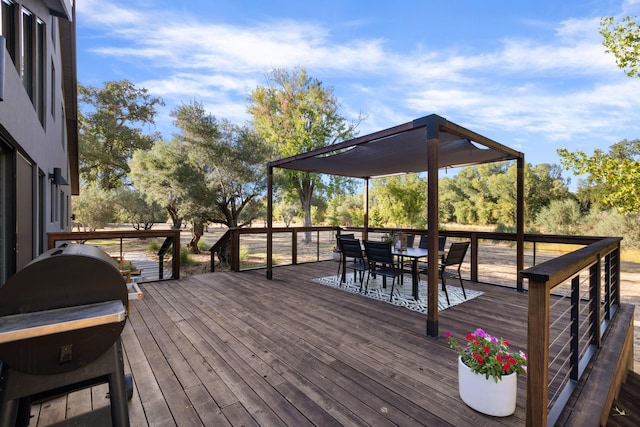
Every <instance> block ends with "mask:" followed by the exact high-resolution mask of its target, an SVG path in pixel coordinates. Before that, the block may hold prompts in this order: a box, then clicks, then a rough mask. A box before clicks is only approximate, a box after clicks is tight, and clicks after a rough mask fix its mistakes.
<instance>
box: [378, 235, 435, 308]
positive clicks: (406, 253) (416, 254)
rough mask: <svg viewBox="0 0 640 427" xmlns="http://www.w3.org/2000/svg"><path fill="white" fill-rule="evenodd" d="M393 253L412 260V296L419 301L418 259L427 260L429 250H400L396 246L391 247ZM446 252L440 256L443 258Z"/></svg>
mask: <svg viewBox="0 0 640 427" xmlns="http://www.w3.org/2000/svg"><path fill="white" fill-rule="evenodd" d="M391 253H392V254H393V255H395V256H397V257H399V258H410V259H411V282H412V283H411V284H412V294H413V298H414V299H415V300H416V301H417V300H418V284H419V283H420V279H419V275H418V259H420V258H426V257H427V256H428V255H429V250H427V249H423V248H406V249H404V250H400V249H399V248H396V247H395V246H392V247H391ZM444 253H445V252H444V251H438V256H439V257H441V256H442V255H444Z"/></svg>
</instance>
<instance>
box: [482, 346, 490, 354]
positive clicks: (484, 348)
mask: <svg viewBox="0 0 640 427" xmlns="http://www.w3.org/2000/svg"><path fill="white" fill-rule="evenodd" d="M482 349H483V350H484V354H489V352H490V351H491V349H490V348H489V346H488V345H485V346H484V347H483V348H482Z"/></svg>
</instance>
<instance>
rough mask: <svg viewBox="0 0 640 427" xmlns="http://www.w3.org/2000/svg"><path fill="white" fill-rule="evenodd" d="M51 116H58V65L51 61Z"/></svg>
mask: <svg viewBox="0 0 640 427" xmlns="http://www.w3.org/2000/svg"><path fill="white" fill-rule="evenodd" d="M50 97H51V117H53V118H54V119H55V118H56V67H55V65H53V61H51V95H50Z"/></svg>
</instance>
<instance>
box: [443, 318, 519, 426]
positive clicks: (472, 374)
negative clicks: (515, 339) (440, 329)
mask: <svg viewBox="0 0 640 427" xmlns="http://www.w3.org/2000/svg"><path fill="white" fill-rule="evenodd" d="M445 338H447V340H448V341H449V346H450V347H451V348H452V349H454V350H456V351H457V352H458V391H459V392H460V398H461V399H462V400H463V401H464V402H465V403H466V404H467V405H469V406H470V407H471V408H473V409H475V410H476V411H478V412H482V413H484V414H487V415H493V416H496V417H505V416H508V415H511V414H513V413H514V412H515V410H516V395H517V392H518V382H517V379H518V378H517V376H518V375H520V374H524V373H526V371H527V355H526V354H525V353H524V352H522V351H519V352H517V353H516V352H510V351H509V341H508V340H506V339H503V338H496V337H494V336H492V335H489V334H488V333H486V332H485V331H483V330H482V329H476V330H475V331H473V332H472V333H470V334H467V336H466V337H465V340H466V344H465V346H461V345H460V344H458V342H457V341H456V339H455V338H454V337H452V336H451V333H450V332H447V333H446V334H445Z"/></svg>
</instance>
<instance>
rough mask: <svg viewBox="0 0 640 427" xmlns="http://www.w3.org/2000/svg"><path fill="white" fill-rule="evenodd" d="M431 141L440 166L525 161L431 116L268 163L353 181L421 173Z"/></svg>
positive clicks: (493, 143)
mask: <svg viewBox="0 0 640 427" xmlns="http://www.w3.org/2000/svg"><path fill="white" fill-rule="evenodd" d="M427 141H429V143H437V144H438V168H448V167H462V166H470V165H476V164H481V163H491V162H497V161H503V160H514V159H518V158H523V157H524V155H523V154H522V153H520V152H518V151H515V150H512V149H511V148H509V147H506V146H503V145H501V144H499V143H497V142H495V141H492V140H490V139H488V138H485V137H483V136H481V135H478V134H477V133H475V132H472V131H469V130H467V129H465V128H463V127H461V126H458V125H456V124H454V123H452V122H449V121H447V120H446V119H444V118H442V117H440V116H437V115H435V114H432V115H430V116H426V117H423V118H421V119H417V120H414V121H412V122H409V123H406V124H403V125H399V126H395V127H393V128H389V129H386V130H383V131H380V132H375V133H372V134H370V135H367V136H363V137H358V138H355V139H352V140H350V141H345V142H341V143H338V144H335V145H331V146H328V147H323V148H321V149H318V150H313V151H310V152H307V153H303V154H299V155H297V156H293V157H288V158H285V159H281V160H277V161H275V162H271V163H270V164H269V165H270V166H273V167H280V168H285V169H293V170H300V171H306V172H317V173H325V174H330V175H341V176H348V177H353V178H371V177H379V176H385V175H393V174H401V173H409V172H416V173H418V172H424V171H426V170H427V162H428V154H427Z"/></svg>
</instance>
